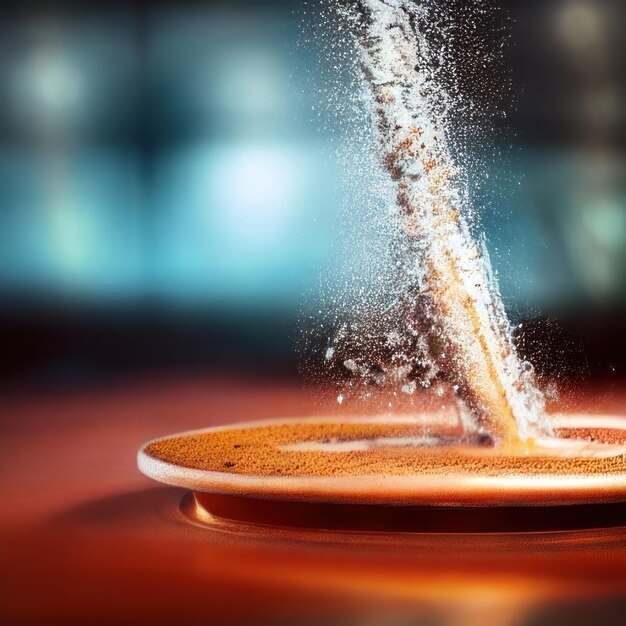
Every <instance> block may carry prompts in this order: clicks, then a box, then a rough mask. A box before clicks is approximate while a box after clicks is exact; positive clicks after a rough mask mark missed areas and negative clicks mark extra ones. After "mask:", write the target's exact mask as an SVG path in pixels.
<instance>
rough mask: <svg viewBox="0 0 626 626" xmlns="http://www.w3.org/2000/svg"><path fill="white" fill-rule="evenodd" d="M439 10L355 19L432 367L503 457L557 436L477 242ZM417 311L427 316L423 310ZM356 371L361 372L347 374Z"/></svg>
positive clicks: (380, 3) (378, 5)
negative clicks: (453, 121)
mask: <svg viewBox="0 0 626 626" xmlns="http://www.w3.org/2000/svg"><path fill="white" fill-rule="evenodd" d="M430 4H431V3H430V2H414V1H412V0H353V1H351V2H348V3H346V4H345V9H343V10H344V11H345V12H346V13H347V14H349V18H350V24H351V30H352V32H353V33H354V41H355V44H356V50H357V53H358V55H359V61H360V66H361V69H362V87H363V95H364V97H365V100H366V103H367V107H368V109H369V111H370V114H371V120H372V124H373V126H374V127H375V129H376V138H377V142H378V150H379V159H380V162H381V163H382V165H383V167H384V169H385V170H386V172H387V173H388V176H389V177H390V178H391V179H392V180H393V184H394V189H395V197H396V204H397V209H398V211H399V212H400V215H401V219H400V220H399V223H400V224H401V227H402V229H403V230H404V234H405V236H406V237H408V238H409V239H410V240H411V242H412V244H413V246H412V250H413V251H414V252H413V254H412V256H411V258H409V259H407V260H405V262H407V263H410V264H411V267H410V273H411V275H412V277H413V282H414V287H415V290H416V292H417V293H419V299H420V306H419V312H418V313H417V312H416V315H418V314H419V315H420V316H422V317H423V318H424V320H425V321H426V323H425V324H423V327H424V328H425V329H426V330H425V331H424V332H425V334H426V336H427V342H426V343H427V345H428V351H429V357H430V358H431V359H432V361H433V362H434V364H435V365H436V367H437V369H438V371H441V372H444V374H445V378H446V380H448V381H449V382H450V383H451V385H452V386H453V388H454V390H455V393H456V397H457V401H458V404H459V407H460V409H461V414H462V416H463V419H464V421H465V423H466V428H467V430H468V431H472V430H474V431H476V430H482V431H486V432H488V433H489V434H490V435H491V436H492V437H493V438H494V439H495V440H496V442H498V443H499V444H501V445H519V444H520V443H521V442H524V441H526V440H528V439H533V438H537V437H542V436H545V435H547V434H549V433H550V426H549V423H548V421H547V419H546V417H545V414H544V401H543V395H542V393H541V392H540V391H539V390H538V389H537V388H536V386H535V384H534V377H533V372H532V366H530V365H529V364H527V363H525V362H523V361H522V360H521V359H520V358H519V356H518V353H517V351H516V348H515V345H514V343H513V337H512V330H511V325H510V323H509V321H508V319H507V316H506V313H505V310H504V306H503V303H502V299H501V297H500V293H499V289H498V285H497V283H496V281H495V279H494V276H493V273H492V270H491V265H490V261H489V257H488V254H487V252H486V250H485V249H484V246H482V245H479V244H478V243H477V241H476V240H475V239H474V237H473V236H472V233H471V229H470V226H469V221H468V215H467V212H468V207H467V200H466V199H465V196H464V194H463V193H462V186H461V184H460V182H459V180H460V172H461V168H462V166H463V164H462V163H458V162H455V158H454V155H453V152H452V150H451V148H450V137H449V134H450V132H451V131H450V128H449V124H448V117H447V116H448V115H449V113H450V111H449V108H448V105H447V102H448V94H447V93H446V89H445V87H444V86H443V85H442V84H440V82H439V81H438V80H437V76H436V73H435V72H434V71H432V68H433V66H434V64H435V61H436V54H437V51H436V50H435V49H433V45H432V43H431V42H430V40H429V37H428V36H427V35H426V34H425V32H424V26H423V25H424V24H427V23H428V20H429V5H430ZM416 309H417V307H416ZM348 365H350V363H349V364H348Z"/></svg>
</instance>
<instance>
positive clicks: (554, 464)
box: [144, 422, 626, 478]
mask: <svg viewBox="0 0 626 626" xmlns="http://www.w3.org/2000/svg"><path fill="white" fill-rule="evenodd" d="M578 431H579V432H577V435H578V436H580V437H582V438H584V439H585V440H587V441H597V442H598V443H604V444H607V443H610V444H623V443H624V441H626V431H625V430H610V429H601V430H600V431H599V433H598V434H597V436H596V433H595V432H594V429H592V428H585V429H578ZM560 434H561V436H563V435H567V436H569V435H571V434H572V433H569V432H566V431H564V430H562V431H561V433H560ZM428 435H429V433H428V432H427V431H425V429H424V427H423V426H416V425H411V424H407V423H401V424H398V423H384V422H376V423H356V422H348V423H339V422H331V423H328V422H326V423H319V422H300V423H289V424H273V425H267V426H257V427H248V428H233V429H227V430H215V431H205V432H197V433H189V434H187V435H182V436H174V437H171V438H167V439H162V440H159V441H155V442H153V443H151V444H149V445H148V446H147V447H146V448H145V449H144V452H145V454H147V455H148V456H152V457H154V458H156V459H159V460H161V461H166V462H168V463H171V464H173V465H177V466H180V467H185V468H192V469H198V470H207V471H212V472H224V473H228V474H240V475H248V476H267V477H269V476H274V477H276V476H283V477H287V476H290V477H328V478H337V477H357V476H374V475H376V476H381V475H387V476H389V475H391V476H420V475H424V476H426V475H435V474H436V475H444V476H446V475H449V476H459V475H468V476H480V477H484V476H499V477H503V476H511V477H515V476H538V475H542V476H545V475H549V476H561V475H568V476H571V475H575V476H583V477H584V476H597V475H610V474H619V473H624V472H626V456H625V455H624V454H618V455H617V456H611V457H608V458H597V457H584V456H580V457H576V456H574V457H565V456H560V455H559V453H558V452H552V453H551V452H549V451H547V450H545V449H544V450H537V451H536V452H532V451H531V452H529V453H528V454H519V455H518V454H510V455H507V454H506V453H503V452H502V451H501V450H499V449H497V448H480V447H469V446H459V445H452V444H445V443H442V444H441V445H434V446H433V445H425V446H424V447H419V446H416V445H414V444H412V443H411V442H412V441H415V440H416V438H418V439H419V438H420V437H424V436H428ZM430 435H432V433H430ZM402 439H406V441H407V444H406V445H402V441H399V440H402ZM350 442H352V443H354V444H356V446H355V447H356V449H350V450H345V451H342V450H341V449H340V446H341V445H342V444H343V445H346V444H348V447H349V444H350ZM368 442H369V447H367V448H366V449H363V447H364V445H367V444H368ZM385 442H392V445H387V444H386V443H385ZM303 443H308V444H311V443H313V444H314V446H313V449H308V450H302V449H293V448H290V447H292V446H293V447H297V446H299V445H302V444H303ZM316 445H317V446H318V448H324V446H329V447H330V448H331V450H332V451H324V450H323V449H315V446H316ZM337 446H339V447H337ZM359 446H360V447H361V448H359ZM620 449H621V450H623V448H620Z"/></svg>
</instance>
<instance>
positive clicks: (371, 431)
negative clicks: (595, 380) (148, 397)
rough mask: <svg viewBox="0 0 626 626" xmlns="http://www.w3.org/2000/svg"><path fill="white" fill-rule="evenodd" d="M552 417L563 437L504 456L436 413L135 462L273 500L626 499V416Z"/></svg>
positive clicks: (213, 442)
mask: <svg viewBox="0 0 626 626" xmlns="http://www.w3.org/2000/svg"><path fill="white" fill-rule="evenodd" d="M552 423H553V425H554V428H555V433H556V434H557V435H558V436H557V437H552V438H546V439H542V440H538V441H535V442H534V443H533V444H532V445H530V446H529V447H528V448H525V449H523V450H514V451H505V450H502V449H499V448H497V447H488V446H482V447H481V446H469V445H460V444H458V443H456V442H455V437H456V436H457V435H458V429H459V425H458V423H457V422H456V420H455V419H453V418H447V419H442V417H441V416H435V415H421V416H415V415H411V416H406V417H403V416H374V417H361V418H359V417H351V418H348V419H346V418H338V417H317V418H306V419H302V418H300V419H276V420H265V421H260V422H250V423H243V424H236V425H229V426H220V427H215V428H208V429H204V430H197V431H190V432H185V433H180V434H176V435H171V436H168V437H163V438H160V439H155V440H152V441H149V442H147V443H146V444H145V445H144V446H142V448H141V449H140V450H139V454H138V465H139V469H140V470H141V471H142V472H143V473H144V474H146V475H147V476H149V477H150V478H153V479H155V480H157V481H160V482H162V483H166V484H168V485H175V486H179V487H186V488H188V489H191V490H193V491H196V492H208V493H213V494H224V495H231V496H246V497H253V498H257V499H259V498H260V499H270V500H293V501H300V502H316V501H317V502H334V503H343V504H373V505H395V506H423V505H426V506H465V507H468V506H472V507H484V506H537V505H545V506H550V505H563V504H590V503H601V502H622V501H626V418H625V417H619V416H601V415H554V416H552ZM435 433H436V434H435Z"/></svg>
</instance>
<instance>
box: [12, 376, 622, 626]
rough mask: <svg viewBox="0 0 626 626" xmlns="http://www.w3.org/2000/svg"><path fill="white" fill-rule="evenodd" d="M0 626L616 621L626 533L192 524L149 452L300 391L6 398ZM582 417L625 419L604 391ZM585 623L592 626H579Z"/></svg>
mask: <svg viewBox="0 0 626 626" xmlns="http://www.w3.org/2000/svg"><path fill="white" fill-rule="evenodd" d="M1 402H2V418H1V422H0V425H1V428H2V433H1V438H0V487H1V489H2V498H3V506H2V507H1V508H0V550H1V554H0V558H1V562H2V565H1V571H2V581H1V586H0V594H1V595H0V623H7V624H15V625H16V626H17V625H20V624H57V623H58V624H126V623H128V624H144V623H146V624H148V623H149V624H173V625H176V624H194V625H200V624H244V623H245V624H317V623H320V624H368V625H369V624H407V623H412V624H413V623H422V622H421V621H420V620H429V623H436V624H439V623H441V624H473V623H476V624H487V623H489V624H525V623H533V624H543V623H546V624H559V623H564V624H565V623H567V624H582V623H591V622H592V621H593V622H594V623H603V624H613V623H614V624H623V623H624V619H626V617H624V616H625V615H626V528H625V527H613V528H607V529H581V530H578V531H570V532H566V533H558V532H557V533H554V532H553V533H541V532H540V533H531V534H507V533H498V534H471V535H464V534H462V533H443V534H420V533H392V532H388V533H371V532H369V533H368V532H358V533H357V532H345V531H344V532H339V531H324V530H313V529H311V530H306V529H286V528H285V529H278V528H271V527H263V526H256V527H255V526H250V525H238V524H236V523H222V524H220V523H216V524H215V525H214V527H212V528H203V527H200V526H197V525H194V524H192V523H191V522H190V521H189V520H188V519H187V518H186V517H185V516H184V515H183V513H182V512H181V509H180V502H181V499H182V498H183V496H184V495H185V493H184V491H183V490H180V489H176V488H170V487H166V486H160V485H158V484H156V483H153V482H151V481H150V480H148V479H147V478H145V477H143V476H142V475H141V474H140V473H139V472H138V470H137V469H136V462H135V457H136V452H137V449H138V447H139V446H140V445H141V443H142V442H144V441H145V440H147V439H151V438H154V437H158V436H162V435H166V434H170V433H172V432H177V431H182V430H188V429H193V428H201V427H204V426H210V425H214V424H223V423H230V422H236V421H243V420H252V419H254V420H257V419H263V418H270V417H288V416H298V415H307V414H311V413H313V412H314V409H315V406H314V404H313V403H311V401H310V396H309V395H308V394H305V393H304V392H303V391H302V390H301V389H300V388H299V387H298V386H297V385H291V384H288V383H278V382H275V381H270V382H268V381H249V380H233V379H224V380H219V379H210V380H192V381H187V382H181V381H163V380H161V381H150V382H145V383H142V384H139V383H134V384H128V385H118V386H116V387H115V388H110V389H99V390H97V391H91V392H81V393H71V394H63V395H62V394H58V393H57V394H48V395H41V394H39V395H35V396H32V395H29V394H24V395H14V396H12V397H11V398H5V399H3V400H2V401H1ZM575 408H578V409H581V410H589V411H590V412H595V413H602V412H604V413H606V412H611V413H623V414H626V394H623V393H619V392H617V391H616V389H615V388H613V389H608V390H607V389H601V388H595V389H593V390H591V391H589V392H588V393H587V395H586V397H579V398H578V400H577V401H576V403H575ZM586 618H589V621H588V622H587V621H585V620H586Z"/></svg>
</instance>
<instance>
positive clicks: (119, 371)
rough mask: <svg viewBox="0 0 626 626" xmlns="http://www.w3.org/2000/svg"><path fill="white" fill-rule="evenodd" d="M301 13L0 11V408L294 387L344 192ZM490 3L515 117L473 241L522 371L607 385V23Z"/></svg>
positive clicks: (290, 7)
mask: <svg viewBox="0 0 626 626" xmlns="http://www.w3.org/2000/svg"><path fill="white" fill-rule="evenodd" d="M301 5H302V3H300V2H298V1H295V0H282V1H281V0H273V1H271V2H270V1H267V0H254V1H252V0H240V1H239V2H236V3H233V2H226V1H223V2H220V1H208V0H207V1H204V2H192V1H185V0H176V2H174V1H154V2H149V3H148V2H139V1H128V2H124V3H119V2H114V1H112V0H109V1H107V0H93V1H91V2H70V1H63V0H55V1H47V2H31V1H28V0H22V1H21V2H19V3H11V2H5V3H2V6H1V7H0V18H1V19H0V81H1V84H2V87H3V97H2V99H1V100H0V341H1V343H2V350H1V356H0V387H1V388H2V389H5V390H6V389H15V388H23V387H24V386H26V387H28V388H31V387H32V386H43V387H52V388H58V387H63V388H65V387H67V386H70V387H72V386H77V385H78V386H80V385H89V384H92V383H94V382H100V381H104V380H110V379H112V378H116V377H119V376H126V375H144V374H151V373H155V372H159V373H161V372H165V373H175V374H177V375H178V374H183V375H184V374H187V373H190V372H195V371H201V372H205V371H209V372H210V371H219V372H225V371H226V372H242V373H251V374H255V375H256V374H260V375H272V376H274V375H275V376H282V375H284V376H287V377H291V376H297V360H298V356H297V351H296V350H295V348H294V340H295V337H296V336H297V327H298V319H301V318H302V317H303V314H304V316H305V317H306V314H307V311H308V310H309V309H310V310H315V309H316V308H317V306H318V304H317V300H318V297H319V293H318V285H319V280H318V278H319V276H320V272H322V271H323V269H324V267H326V266H327V265H328V264H329V263H332V262H333V254H334V252H333V251H334V250H335V249H336V248H337V245H338V244H339V241H338V239H339V238H340V236H341V235H340V231H339V229H338V228H337V219H338V218H337V215H338V212H339V203H340V195H341V191H340V189H341V184H342V183H341V176H340V174H339V173H338V169H339V168H338V167H337V165H336V164H335V163H334V162H333V157H332V154H333V150H332V146H331V142H332V140H333V137H334V135H335V134H336V133H335V130H334V128H333V123H332V119H330V118H329V119H328V120H326V122H327V123H324V124H320V120H319V118H318V115H317V113H316V111H315V107H316V105H317V104H318V101H319V98H318V94H317V89H318V88H319V84H316V81H315V78H314V77H315V73H316V67H317V65H318V60H316V58H315V52H316V51H315V48H314V46H312V47H311V48H310V49H307V47H303V46H301V45H298V42H299V40H300V39H301V22H302V15H301V13H300V8H301ZM499 5H500V7H501V8H502V9H503V13H502V15H503V16H504V18H503V19H504V20H505V21H506V23H507V25H508V26H507V28H509V29H510V35H511V37H510V41H509V43H508V45H507V46H506V50H505V62H506V64H507V71H508V72H509V73H510V78H511V81H512V86H513V90H512V91H513V93H514V94H517V96H516V100H517V102H516V106H515V108H514V109H512V110H511V111H510V112H509V113H508V114H507V116H506V117H504V118H500V122H499V124H501V129H500V130H501V131H502V132H496V133H495V141H496V142H497V141H501V142H502V146H501V148H502V154H503V155H504V157H502V158H499V159H492V160H487V167H488V168H491V170H492V171H491V172H490V176H489V179H488V180H489V181H491V180H493V181H495V182H494V183H493V185H492V186H491V187H490V183H487V184H485V185H484V187H483V193H484V198H485V203H486V205H487V206H488V209H487V210H486V212H485V214H484V217H483V223H484V226H485V229H486V231H487V236H488V241H489V246H490V250H491V252H492V255H493V261H494V263H495V265H496V268H497V269H498V272H499V277H500V281H501V288H502V291H503V295H504V297H505V299H506V302H507V306H508V308H509V309H510V311H511V313H512V315H513V316H514V317H515V318H516V319H525V320H526V319H528V320H534V321H531V322H529V324H527V326H526V328H527V329H528V330H527V331H526V332H527V333H528V334H527V335H525V336H524V337H523V344H524V345H525V349H527V350H528V351H529V352H531V353H532V350H533V345H534V346H537V345H542V346H544V347H545V345H549V346H552V348H551V349H553V350H554V351H555V353H559V354H565V361H566V364H567V367H569V369H570V370H571V373H572V376H574V377H576V376H583V377H587V378H592V379H602V380H608V379H616V378H617V377H620V376H622V375H623V373H624V371H625V370H624V363H625V357H624V348H625V347H626V341H625V339H626V330H625V325H624V323H623V319H624V314H625V313H626V280H625V279H626V132H625V129H626V119H625V113H624V111H625V110H626V106H625V105H626V93H625V88H626V61H625V59H626V55H625V54H624V52H625V50H624V45H625V43H624V37H623V33H622V28H621V25H623V24H624V23H625V22H626V4H625V3H624V2H619V1H618V0H500V1H499ZM498 19H500V18H498ZM486 36H488V33H487V34H486ZM312 77H313V78H312ZM497 130H498V129H496V131H497ZM537 319H539V320H543V321H537ZM561 361H562V359H561Z"/></svg>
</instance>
